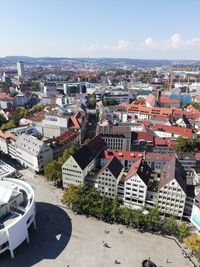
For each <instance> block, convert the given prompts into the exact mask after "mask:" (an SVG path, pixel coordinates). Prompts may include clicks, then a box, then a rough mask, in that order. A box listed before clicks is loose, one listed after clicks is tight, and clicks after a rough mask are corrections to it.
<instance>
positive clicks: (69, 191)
mask: <svg viewBox="0 0 200 267" xmlns="http://www.w3.org/2000/svg"><path fill="white" fill-rule="evenodd" d="M78 189H79V188H78V186H76V185H68V186H67V187H66V188H65V191H64V194H63V196H62V199H61V202H62V203H63V205H66V206H67V207H69V208H73V203H74V201H75V199H76V195H77V191H78Z"/></svg>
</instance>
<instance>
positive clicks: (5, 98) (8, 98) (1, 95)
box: [0, 93, 13, 101]
mask: <svg viewBox="0 0 200 267" xmlns="http://www.w3.org/2000/svg"><path fill="white" fill-rule="evenodd" d="M12 99H13V98H12V97H11V96H10V95H8V94H6V93H0V100H3V101H11V100H12Z"/></svg>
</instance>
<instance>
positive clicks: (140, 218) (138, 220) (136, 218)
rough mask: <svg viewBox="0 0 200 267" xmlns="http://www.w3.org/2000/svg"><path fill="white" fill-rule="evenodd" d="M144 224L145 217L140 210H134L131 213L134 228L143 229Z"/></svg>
mask: <svg viewBox="0 0 200 267" xmlns="http://www.w3.org/2000/svg"><path fill="white" fill-rule="evenodd" d="M145 224H146V221H145V215H144V214H143V211H142V210H140V209H139V210H135V211H134V213H133V225H134V226H136V228H140V227H144V226H145Z"/></svg>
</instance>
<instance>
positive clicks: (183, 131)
mask: <svg viewBox="0 0 200 267" xmlns="http://www.w3.org/2000/svg"><path fill="white" fill-rule="evenodd" d="M150 129H152V130H158V129H161V130H163V131H166V132H170V133H173V134H179V135H181V136H184V137H188V138H189V137H192V129H189V128H183V127H178V126H170V125H163V124H156V125H153V126H150Z"/></svg>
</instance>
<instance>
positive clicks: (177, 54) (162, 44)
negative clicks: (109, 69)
mask: <svg viewBox="0 0 200 267" xmlns="http://www.w3.org/2000/svg"><path fill="white" fill-rule="evenodd" d="M199 48H200V37H193V38H190V39H189V38H188V39H186V38H184V37H183V36H182V35H181V34H179V33H175V34H172V35H171V36H169V37H168V38H166V39H153V38H152V37H151V36H148V37H147V38H145V39H144V41H143V42H142V43H141V44H140V43H133V42H131V41H130V40H126V39H120V40H119V41H117V42H115V43H104V44H100V43H93V44H91V45H88V46H84V47H79V48H78V47H77V48H75V50H73V51H72V53H73V54H74V55H78V56H86V55H87V56H91V57H132V58H134V57H137V58H139V57H140V58H176V59H177V58H181V59H185V58H197V57H198V58H199V56H198V55H199V53H198V51H199Z"/></svg>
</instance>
